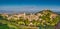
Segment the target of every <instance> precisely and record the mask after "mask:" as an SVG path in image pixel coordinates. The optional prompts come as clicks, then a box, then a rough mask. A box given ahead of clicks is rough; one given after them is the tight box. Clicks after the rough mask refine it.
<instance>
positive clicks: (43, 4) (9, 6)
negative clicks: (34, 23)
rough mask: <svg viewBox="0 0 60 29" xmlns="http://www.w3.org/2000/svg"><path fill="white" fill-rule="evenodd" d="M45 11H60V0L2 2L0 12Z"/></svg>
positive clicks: (2, 0) (12, 0) (6, 0)
mask: <svg viewBox="0 0 60 29" xmlns="http://www.w3.org/2000/svg"><path fill="white" fill-rule="evenodd" d="M43 9H51V10H54V11H60V0H0V10H10V11H11V10H12V11H33V12H34V11H39V10H43Z"/></svg>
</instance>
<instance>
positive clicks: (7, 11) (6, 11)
mask: <svg viewBox="0 0 60 29" xmlns="http://www.w3.org/2000/svg"><path fill="white" fill-rule="evenodd" d="M43 11H44V10H43ZM47 11H49V10H47ZM40 12H42V11H39V12H28V11H27V12H25V13H40ZM1 13H8V14H12V13H24V12H22V11H9V10H0V14H1ZM55 13H57V14H60V12H55Z"/></svg>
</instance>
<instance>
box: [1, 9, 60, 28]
mask: <svg viewBox="0 0 60 29" xmlns="http://www.w3.org/2000/svg"><path fill="white" fill-rule="evenodd" d="M59 19H60V16H59V15H58V14H56V13H54V12H52V11H50V10H43V11H40V12H37V13H35V14H32V13H30V14H26V13H20V14H12V15H10V14H6V13H4V14H0V22H1V20H6V21H7V22H9V23H6V22H4V23H3V22H2V23H3V24H10V25H11V24H13V25H15V26H18V28H20V26H31V27H39V26H40V25H42V26H46V25H50V26H55V25H56V24H57V23H58V22H59ZM8 26H9V25H8ZM9 27H12V26H9Z"/></svg>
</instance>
